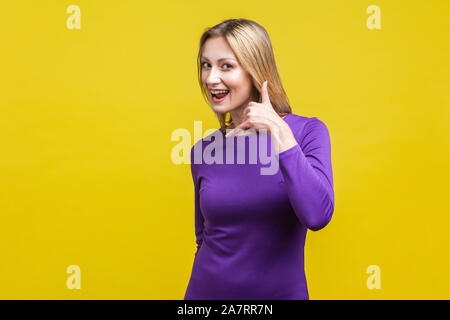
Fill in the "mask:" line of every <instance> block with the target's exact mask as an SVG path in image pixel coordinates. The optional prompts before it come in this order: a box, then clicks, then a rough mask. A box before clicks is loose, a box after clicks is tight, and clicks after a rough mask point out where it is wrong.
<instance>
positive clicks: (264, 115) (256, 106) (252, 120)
mask: <svg viewBox="0 0 450 320" xmlns="http://www.w3.org/2000/svg"><path fill="white" fill-rule="evenodd" d="M250 128H253V129H256V130H260V129H265V130H267V132H268V134H270V135H271V138H272V141H273V142H274V148H275V154H279V153H280V152H283V151H286V150H288V149H290V148H292V147H293V146H295V145H296V144H297V141H296V139H295V137H294V134H293V133H292V131H291V128H290V127H289V125H288V124H287V123H286V122H284V121H283V119H282V118H281V117H280V116H279V115H278V113H276V111H275V110H274V109H273V107H272V104H271V103H270V98H269V93H268V92H267V80H266V81H264V82H263V84H262V85H261V102H260V103H257V102H253V101H251V102H249V103H248V105H247V107H246V108H245V110H244V120H243V122H242V123H241V124H240V125H238V126H237V127H236V128H234V129H233V130H231V131H230V132H228V133H227V134H226V135H225V136H226V137H232V136H235V135H240V133H242V132H243V131H244V130H247V129H250Z"/></svg>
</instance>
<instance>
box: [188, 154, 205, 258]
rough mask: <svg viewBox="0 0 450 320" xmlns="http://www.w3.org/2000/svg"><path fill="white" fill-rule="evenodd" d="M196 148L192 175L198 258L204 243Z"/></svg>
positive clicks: (192, 160) (192, 156)
mask: <svg viewBox="0 0 450 320" xmlns="http://www.w3.org/2000/svg"><path fill="white" fill-rule="evenodd" d="M193 150H194V147H193V148H192V149H191V173H192V179H193V181H194V194H195V209H194V211H195V212H194V213H195V238H196V240H195V242H196V244H197V250H196V251H195V256H197V253H198V250H199V249H200V246H201V245H202V243H203V222H204V218H203V214H202V212H201V210H200V183H199V178H198V174H197V165H196V164H194V152H193Z"/></svg>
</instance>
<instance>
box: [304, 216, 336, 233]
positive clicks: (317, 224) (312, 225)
mask: <svg viewBox="0 0 450 320" xmlns="http://www.w3.org/2000/svg"><path fill="white" fill-rule="evenodd" d="M330 220H331V217H330V218H329V219H320V220H317V221H311V222H308V223H306V227H307V228H308V229H310V230H312V231H319V230H320V229H323V228H325V226H326V225H327V224H328V223H329V222H330Z"/></svg>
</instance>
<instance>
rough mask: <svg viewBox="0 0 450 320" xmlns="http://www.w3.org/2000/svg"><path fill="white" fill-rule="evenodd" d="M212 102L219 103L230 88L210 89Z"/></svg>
mask: <svg viewBox="0 0 450 320" xmlns="http://www.w3.org/2000/svg"><path fill="white" fill-rule="evenodd" d="M210 92H211V96H212V100H213V102H216V103H220V102H222V101H223V100H224V99H225V97H226V96H227V95H228V93H229V92H230V90H226V89H225V90H222V89H221V90H210Z"/></svg>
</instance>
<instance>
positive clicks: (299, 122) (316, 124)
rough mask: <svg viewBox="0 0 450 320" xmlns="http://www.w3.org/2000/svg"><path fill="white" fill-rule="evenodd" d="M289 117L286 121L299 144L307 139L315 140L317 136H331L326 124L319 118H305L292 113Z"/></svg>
mask: <svg viewBox="0 0 450 320" xmlns="http://www.w3.org/2000/svg"><path fill="white" fill-rule="evenodd" d="M287 117H288V118H285V121H286V122H287V124H288V125H289V126H290V128H291V130H292V132H293V133H294V136H295V138H296V139H297V141H299V142H303V140H304V139H305V138H308V137H310V138H313V137H314V136H317V135H326V136H329V132H328V127H327V126H326V124H325V122H324V121H322V120H321V119H319V118H317V117H304V116H300V115H297V114H294V113H290V114H289V115H288V116H287Z"/></svg>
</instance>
